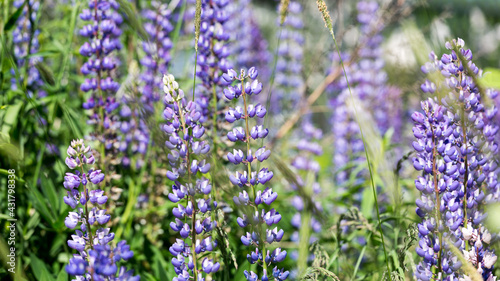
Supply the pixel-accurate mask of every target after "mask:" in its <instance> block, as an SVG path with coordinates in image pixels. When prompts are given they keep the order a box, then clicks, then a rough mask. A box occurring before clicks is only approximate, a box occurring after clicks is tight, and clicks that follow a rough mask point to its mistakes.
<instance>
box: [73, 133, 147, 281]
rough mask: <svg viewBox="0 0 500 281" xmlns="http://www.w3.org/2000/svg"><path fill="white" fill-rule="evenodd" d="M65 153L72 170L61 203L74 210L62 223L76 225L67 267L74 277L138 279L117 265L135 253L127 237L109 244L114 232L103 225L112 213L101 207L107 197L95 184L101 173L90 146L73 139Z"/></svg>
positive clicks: (88, 278) (102, 176)
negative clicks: (65, 193)
mask: <svg viewBox="0 0 500 281" xmlns="http://www.w3.org/2000/svg"><path fill="white" fill-rule="evenodd" d="M67 153H68V157H66V165H67V166H68V167H69V168H70V169H71V170H75V171H74V172H73V173H66V176H65V177H64V188H65V189H66V190H67V196H64V203H66V205H68V206H70V207H71V208H72V209H74V210H73V211H72V212H69V214H68V217H66V220H65V221H64V224H65V225H66V227H68V228H71V229H74V228H76V227H78V228H79V229H77V230H76V233H75V234H74V235H71V240H68V246H69V247H70V248H72V249H74V250H76V251H78V254H74V255H73V257H72V258H71V259H70V260H69V264H68V265H67V266H66V271H67V272H68V273H69V274H70V275H74V276H76V278H77V279H76V280H132V281H135V280H140V278H139V276H133V271H132V270H129V271H127V270H126V269H125V267H123V266H122V267H118V263H119V262H120V261H121V260H124V261H126V260H129V259H130V258H132V257H133V256H134V253H133V252H132V251H131V250H130V247H129V246H128V245H127V244H126V241H121V242H118V243H117V245H116V247H114V248H113V247H111V245H110V242H111V241H113V238H114V237H115V234H114V233H113V232H111V231H110V229H109V228H106V227H105V225H106V223H107V222H108V221H109V220H110V218H111V216H110V215H108V214H106V210H104V209H102V206H103V205H104V204H105V203H106V202H107V201H108V197H107V196H106V195H105V192H104V190H102V189H100V188H98V187H99V185H100V184H101V182H102V181H103V180H104V174H103V173H102V172H101V170H99V169H96V168H94V167H92V165H94V164H95V158H94V155H93V151H92V149H91V148H90V146H85V144H84V142H83V140H74V141H72V142H71V145H70V146H69V147H68V150H67Z"/></svg>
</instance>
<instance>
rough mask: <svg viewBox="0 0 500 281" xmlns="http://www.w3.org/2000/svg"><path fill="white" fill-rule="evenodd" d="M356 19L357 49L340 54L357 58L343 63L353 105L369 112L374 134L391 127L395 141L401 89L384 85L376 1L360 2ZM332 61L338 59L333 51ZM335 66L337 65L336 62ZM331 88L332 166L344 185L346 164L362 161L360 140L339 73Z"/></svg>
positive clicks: (362, 149)
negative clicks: (332, 96) (346, 63)
mask: <svg viewBox="0 0 500 281" xmlns="http://www.w3.org/2000/svg"><path fill="white" fill-rule="evenodd" d="M357 12H358V17H357V18H358V22H359V23H360V27H359V29H360V33H361V35H360V39H359V50H358V53H357V54H341V57H342V60H344V61H345V60H350V59H351V58H352V57H358V59H357V60H356V61H354V62H351V63H350V64H349V65H347V66H346V68H345V71H346V76H347V79H348V81H349V85H350V87H351V93H352V96H353V97H354V99H355V103H356V107H357V108H358V109H362V110H361V112H359V114H367V115H370V116H371V118H372V119H373V120H374V121H375V124H376V126H377V130H376V131H377V133H380V134H381V135H384V134H385V133H386V132H387V131H388V130H389V129H390V128H392V129H394V131H395V134H394V135H393V140H394V141H398V140H399V136H400V134H401V132H400V130H401V122H400V121H399V119H401V117H400V115H401V97H400V95H401V92H400V90H399V89H397V88H395V87H392V86H388V85H387V74H386V72H385V71H384V70H383V67H384V64H385V62H384V60H383V58H382V48H381V46H380V44H381V42H382V40H383V37H382V35H381V34H380V32H381V31H382V29H383V27H384V26H383V24H382V21H381V20H380V17H381V15H380V14H379V8H378V4H377V3H376V2H367V1H359V2H358V4H357ZM333 57H334V61H339V58H338V55H337V54H334V55H333ZM336 67H340V66H339V64H338V66H336ZM330 90H333V91H334V92H336V93H338V94H337V96H336V97H335V98H334V99H333V100H332V101H331V107H332V110H333V115H332V119H331V123H332V131H333V135H334V143H335V145H334V147H335V151H334V159H333V161H334V165H335V167H336V170H337V175H336V177H337V178H336V181H337V184H339V185H342V184H344V183H345V182H346V181H347V179H348V178H349V177H350V172H351V170H352V169H350V168H349V167H348V165H351V164H354V165H359V164H361V163H363V162H365V160H364V153H363V151H364V147H363V141H362V139H361V136H360V131H359V126H358V124H357V122H356V119H355V115H354V114H355V113H354V111H353V105H352V104H351V103H352V102H353V99H352V98H351V93H350V91H349V89H348V87H347V82H346V79H345V78H344V77H343V76H342V77H341V78H339V79H338V80H337V81H335V82H334V83H333V84H332V85H330Z"/></svg>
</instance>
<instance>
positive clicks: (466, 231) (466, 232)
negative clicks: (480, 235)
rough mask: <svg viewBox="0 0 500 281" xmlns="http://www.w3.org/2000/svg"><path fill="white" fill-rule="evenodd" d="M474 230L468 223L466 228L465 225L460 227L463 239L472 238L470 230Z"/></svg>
mask: <svg viewBox="0 0 500 281" xmlns="http://www.w3.org/2000/svg"><path fill="white" fill-rule="evenodd" d="M473 231H474V230H473V229H472V227H471V226H470V224H468V225H467V228H465V227H462V234H463V236H464V239H465V240H467V241H468V240H470V239H471V238H472V232H473Z"/></svg>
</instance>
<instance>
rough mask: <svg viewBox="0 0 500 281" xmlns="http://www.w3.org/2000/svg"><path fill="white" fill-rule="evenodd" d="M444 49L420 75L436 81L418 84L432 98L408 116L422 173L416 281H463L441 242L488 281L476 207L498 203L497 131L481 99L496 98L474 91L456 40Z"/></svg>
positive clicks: (488, 262)
mask: <svg viewBox="0 0 500 281" xmlns="http://www.w3.org/2000/svg"><path fill="white" fill-rule="evenodd" d="M445 46H446V48H447V49H449V50H451V53H450V54H444V55H443V56H442V57H441V59H438V57H437V56H436V55H435V54H434V53H431V54H430V56H429V58H430V60H431V61H430V62H428V63H426V64H425V65H424V66H423V67H422V71H423V72H424V73H432V72H438V73H440V74H441V75H442V81H439V82H438V81H434V82H432V81H429V80H427V81H425V83H424V84H422V86H421V88H422V90H423V91H424V92H425V93H429V94H431V95H432V97H431V98H429V99H428V100H426V101H423V102H422V110H423V113H421V112H415V113H414V114H413V115H412V119H413V122H414V123H415V126H414V128H413V133H414V135H415V138H416V140H415V141H414V142H413V148H414V149H415V150H416V152H417V157H416V158H415V159H414V160H413V166H414V167H415V169H416V170H418V171H422V176H420V177H419V178H417V179H416V180H415V186H416V188H417V189H418V190H419V191H420V192H421V193H422V197H421V198H419V199H417V201H416V203H417V214H418V215H419V216H420V217H421V218H422V222H421V223H420V224H419V225H418V230H419V237H420V242H419V245H418V247H417V249H416V250H417V254H418V255H419V256H420V257H422V259H423V260H422V261H421V262H420V264H419V265H418V267H417V272H416V277H417V279H419V280H431V279H433V278H436V277H438V276H439V277H440V278H441V277H442V278H445V277H446V278H448V279H446V280H456V279H457V278H458V279H459V280H467V279H466V276H464V273H463V272H461V271H459V268H460V267H461V263H460V262H459V261H457V257H455V256H453V254H452V253H451V252H450V251H449V249H448V247H447V243H448V242H447V241H449V242H451V243H453V244H454V246H455V247H457V248H458V249H459V250H461V251H462V252H463V254H464V256H465V258H466V260H467V262H470V263H471V264H472V265H473V266H474V267H475V268H476V269H477V272H478V273H479V274H481V275H482V276H483V278H484V280H495V279H496V277H495V276H494V275H493V273H492V272H493V264H494V263H495V262H496V260H497V257H496V255H495V254H494V252H493V250H492V249H491V248H490V247H489V245H490V241H491V234H490V233H489V232H488V230H487V229H486V228H485V227H484V224H483V221H484V218H485V214H484V213H483V207H484V205H485V203H486V202H492V201H496V200H497V199H498V192H499V191H498V189H499V184H498V169H497V166H498V165H497V160H496V159H495V155H496V154H497V152H498V144H497V143H496V139H495V135H496V134H497V132H498V125H497V124H496V123H495V122H494V120H493V117H494V115H495V113H496V110H497V109H496V108H495V107H492V108H487V107H486V106H485V104H484V103H483V99H485V98H487V97H485V96H484V95H488V96H489V97H490V98H495V97H496V96H497V95H498V93H497V92H496V91H493V90H487V91H486V93H481V92H480V91H479V88H478V86H477V85H476V84H475V83H474V79H473V77H478V76H480V75H481V71H480V70H479V68H478V67H477V66H476V65H475V64H474V63H473V62H472V53H471V51H470V50H467V49H464V41H463V40H461V39H458V40H453V41H452V42H447V43H446V45H445ZM445 93H446V94H447V95H444V94H445ZM441 95H443V96H444V98H441V97H442V96H441Z"/></svg>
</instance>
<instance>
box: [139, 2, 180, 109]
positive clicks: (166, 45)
mask: <svg viewBox="0 0 500 281" xmlns="http://www.w3.org/2000/svg"><path fill="white" fill-rule="evenodd" d="M142 17H143V18H144V20H145V23H144V29H145V30H146V33H147V34H148V40H147V41H143V42H142V49H143V51H144V53H145V56H144V57H143V58H142V59H141V65H142V66H143V67H144V72H143V73H142V74H141V80H142V81H143V83H144V86H143V88H142V91H141V94H142V96H141V103H142V104H144V107H145V108H144V110H146V111H148V112H152V111H153V110H154V108H153V107H154V104H153V103H154V102H156V101H158V100H159V99H160V93H161V92H162V89H163V82H162V75H163V74H166V73H167V70H168V66H169V63H170V60H171V57H170V49H172V41H171V40H170V32H172V30H173V29H174V26H173V24H172V22H171V19H172V11H170V10H169V7H168V5H167V4H164V3H160V2H156V1H153V2H152V3H151V7H150V8H148V9H145V10H143V12H142Z"/></svg>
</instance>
